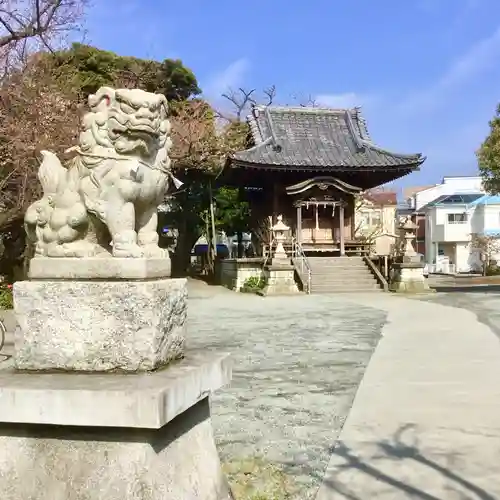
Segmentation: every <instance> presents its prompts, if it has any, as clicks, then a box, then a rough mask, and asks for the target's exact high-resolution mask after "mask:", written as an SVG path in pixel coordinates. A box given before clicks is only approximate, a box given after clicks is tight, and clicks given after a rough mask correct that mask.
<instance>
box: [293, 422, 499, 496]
mask: <svg viewBox="0 0 500 500" xmlns="http://www.w3.org/2000/svg"><path fill="white" fill-rule="evenodd" d="M415 430H416V427H415V425H414V424H407V425H405V426H402V427H401V428H400V429H399V430H398V431H397V432H396V433H395V434H394V436H393V438H392V439H391V440H384V441H379V442H377V443H376V445H375V446H376V451H375V453H373V455H372V456H370V457H369V458H366V459H363V458H360V457H359V456H358V455H356V453H355V452H354V451H353V450H352V449H351V448H350V447H349V446H347V445H346V444H345V443H344V442H342V441H339V442H338V443H337V444H336V445H335V446H334V447H333V449H332V459H334V460H335V459H336V462H335V469H334V470H332V469H330V470H328V471H327V474H326V477H325V478H321V477H318V479H319V480H321V481H322V484H323V485H322V489H321V491H320V496H319V498H320V500H326V499H327V498H330V497H331V498H339V499H340V498H344V499H346V500H366V499H367V498H368V496H367V495H368V494H370V491H365V492H364V493H363V494H362V496H360V493H359V489H358V491H356V490H357V488H356V486H355V485H358V484H359V482H363V479H362V477H361V476H360V475H359V473H361V474H363V475H366V476H369V477H370V478H372V479H373V480H374V481H375V482H376V483H377V484H379V485H380V483H382V484H383V485H384V486H385V488H384V492H385V493H384V494H383V497H384V498H415V499H419V500H445V499H444V497H442V496H439V497H438V496H435V494H432V493H429V492H428V491H426V486H425V484H419V485H415V484H409V483H408V482H405V481H403V480H401V479H398V478H397V477H395V475H391V474H389V473H387V472H385V471H383V470H381V469H382V467H381V465H380V462H383V463H384V465H386V464H387V462H388V461H396V462H399V463H401V462H404V465H405V466H407V467H412V468H414V467H419V468H422V467H424V468H426V469H427V470H429V469H430V470H431V472H433V473H435V474H438V475H439V476H441V479H442V481H441V483H442V482H446V486H447V490H448V491H449V493H450V494H453V495H454V496H453V497H446V498H455V499H458V498H460V499H463V500H498V496H496V495H493V494H491V493H489V492H487V491H485V490H484V489H483V488H481V487H480V486H478V485H476V484H474V483H473V482H471V481H469V480H467V479H465V478H463V477H461V476H460V474H458V473H456V472H454V471H453V470H452V468H450V467H445V466H443V465H441V464H440V463H438V462H436V461H435V460H433V459H431V458H429V457H427V456H426V455H425V453H424V452H423V451H422V450H421V449H420V447H419V445H418V439H415V438H413V441H414V442H413V443H412V444H407V441H408V439H405V434H412V435H413V436H414V435H415ZM457 455H459V453H458V452H457V453H456V454H450V456H445V457H444V458H445V459H447V460H448V462H449V463H453V461H454V460H455V459H456V456H457ZM485 465H486V464H485ZM287 466H288V467H289V466H292V467H293V465H292V464H285V467H287ZM385 468H386V469H387V465H386V467H385ZM353 471H355V472H356V473H357V475H356V477H355V479H357V480H358V481H352V475H349V477H348V478H347V477H345V478H344V477H342V476H345V475H346V473H350V472H353ZM310 474H311V475H313V476H314V475H316V474H317V472H316V471H313V470H311V471H310ZM351 485H352V486H351ZM381 489H382V488H379V490H381ZM373 493H375V492H373Z"/></svg>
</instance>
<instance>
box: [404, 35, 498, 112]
mask: <svg viewBox="0 0 500 500" xmlns="http://www.w3.org/2000/svg"><path fill="white" fill-rule="evenodd" d="M499 57H500V27H499V28H497V29H496V30H495V32H494V33H493V34H491V35H490V36H488V37H486V38H483V39H481V40H479V42H477V43H475V44H474V45H472V46H471V47H470V48H469V50H467V51H466V52H465V53H464V54H463V55H462V56H461V57H460V58H458V59H457V60H456V61H455V62H454V63H453V64H451V65H450V66H449V68H448V69H447V71H445V73H444V74H443V75H442V76H441V78H439V80H438V81H437V82H435V83H434V84H433V85H431V86H430V87H428V88H427V89H424V90H423V91H421V92H416V93H414V94H412V95H410V96H409V97H408V98H407V99H405V100H404V101H403V103H402V104H401V106H400V108H401V109H400V110H401V111H403V112H404V113H407V114H413V113H418V112H422V111H429V110H434V109H435V108H436V107H438V106H439V105H440V103H441V102H443V101H445V100H446V96H447V93H448V92H450V91H451V90H454V89H457V88H459V87H461V86H463V85H466V84H467V83H469V82H470V81H473V80H474V79H475V78H477V77H478V76H480V75H482V74H484V73H485V72H487V71H488V70H489V69H490V68H493V67H495V66H496V64H497V61H498V58H499Z"/></svg>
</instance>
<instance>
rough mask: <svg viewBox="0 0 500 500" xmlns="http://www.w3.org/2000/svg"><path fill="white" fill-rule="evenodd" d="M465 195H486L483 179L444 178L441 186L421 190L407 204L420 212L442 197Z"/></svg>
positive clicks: (474, 177)
mask: <svg viewBox="0 0 500 500" xmlns="http://www.w3.org/2000/svg"><path fill="white" fill-rule="evenodd" d="M463 193H484V190H483V187H482V180H481V177H479V176H469V177H465V176H464V177H443V182H442V183H441V184H436V185H435V186H430V187H428V188H426V189H422V190H419V191H417V192H415V193H414V194H413V195H412V196H411V197H410V198H409V199H408V200H405V202H407V203H408V206H409V208H411V209H413V210H414V211H415V212H420V211H421V210H422V209H423V208H425V207H426V205H428V204H429V203H431V202H433V201H434V200H436V199H437V198H439V197H440V196H443V195H450V194H463Z"/></svg>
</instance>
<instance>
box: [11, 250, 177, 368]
mask: <svg viewBox="0 0 500 500" xmlns="http://www.w3.org/2000/svg"><path fill="white" fill-rule="evenodd" d="M128 260H132V259H128ZM14 311H15V314H16V316H17V321H18V323H19V328H18V330H17V332H16V337H15V355H14V363H15V366H16V368H18V369H20V370H65V371H112V370H117V371H125V372H136V371H148V370H154V369H157V368H159V367H161V366H163V365H166V364H167V363H169V362H170V361H172V360H175V359H179V358H181V357H182V355H183V353H184V343H185V327H186V313H187V286H186V280H185V279H162V280H151V281H95V280H94V281H48V280H47V281H43V280H40V281H20V282H17V283H16V284H15V285H14Z"/></svg>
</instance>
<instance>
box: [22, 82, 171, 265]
mask: <svg viewBox="0 0 500 500" xmlns="http://www.w3.org/2000/svg"><path fill="white" fill-rule="evenodd" d="M88 102H89V106H90V112H89V113H87V114H86V115H85V116H84V117H83V124H82V131H81V133H80V140H79V146H77V147H74V148H71V151H74V152H75V153H76V156H75V158H74V159H73V160H71V161H70V162H69V163H68V167H67V168H65V167H64V166H63V165H62V164H61V162H60V161H59V159H58V157H57V156H56V155H55V154H54V153H51V152H48V151H43V152H42V154H43V161H42V164H41V165H40V169H39V172H38V177H39V179H40V182H41V184H42V187H43V193H44V194H43V198H42V199H41V200H39V201H36V202H35V203H33V204H32V205H31V206H30V207H29V208H28V210H27V212H26V216H25V226H26V232H27V234H28V238H29V239H30V241H31V242H33V243H34V244H35V255H36V256H39V257H43V256H45V257H99V256H106V255H107V256H109V254H112V255H113V256H114V257H163V256H164V255H165V254H164V250H162V249H161V248H159V246H158V234H157V207H158V205H159V204H160V203H162V201H163V198H164V195H165V192H166V190H167V188H168V186H169V181H170V178H171V170H170V159H169V156H168V151H169V149H170V147H171V139H170V122H169V121H168V118H167V116H168V107H167V101H166V99H165V97H164V96H163V95H159V94H151V93H148V92H144V91H142V90H137V89H117V90H114V89H111V88H107V87H103V88H101V89H99V91H98V92H97V93H96V94H95V95H91V96H90V97H89V100H88Z"/></svg>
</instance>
